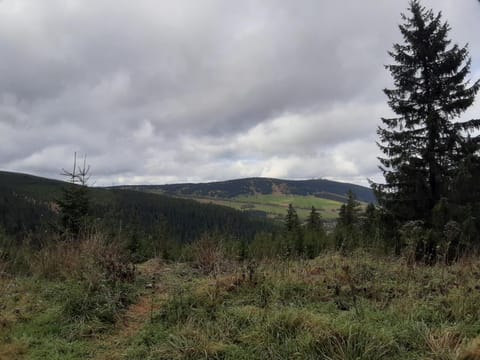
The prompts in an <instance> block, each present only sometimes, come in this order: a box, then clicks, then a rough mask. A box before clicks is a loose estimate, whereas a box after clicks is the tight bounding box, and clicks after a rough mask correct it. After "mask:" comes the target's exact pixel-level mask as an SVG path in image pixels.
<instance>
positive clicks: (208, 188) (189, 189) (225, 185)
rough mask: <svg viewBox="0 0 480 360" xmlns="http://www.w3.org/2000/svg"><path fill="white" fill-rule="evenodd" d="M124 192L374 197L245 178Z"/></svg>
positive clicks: (311, 183) (306, 183)
mask: <svg viewBox="0 0 480 360" xmlns="http://www.w3.org/2000/svg"><path fill="white" fill-rule="evenodd" d="M121 188H123V189H132V190H141V191H148V192H156V193H163V194H165V195H173V196H180V197H209V198H223V199H230V198H234V197H237V196H250V195H259V194H262V195H269V194H273V195H300V196H309V195H310V196H312V195H313V196H317V197H319V198H324V199H328V200H335V201H339V202H345V200H346V194H347V192H348V191H349V190H352V191H353V192H354V193H355V195H356V197H357V199H358V200H359V201H363V202H367V203H370V202H372V203H374V202H376V199H375V195H374V194H373V191H372V190H371V189H370V188H367V187H364V186H360V185H355V184H349V183H342V182H338V181H331V180H324V179H313V180H282V179H272V178H258V177H257V178H246V179H237V180H228V181H218V182H208V183H187V184H169V185H132V186H122V187H121Z"/></svg>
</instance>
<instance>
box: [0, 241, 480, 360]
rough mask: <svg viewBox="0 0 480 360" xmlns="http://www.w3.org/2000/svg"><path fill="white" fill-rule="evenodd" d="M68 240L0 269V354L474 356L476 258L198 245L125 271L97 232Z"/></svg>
mask: <svg viewBox="0 0 480 360" xmlns="http://www.w3.org/2000/svg"><path fill="white" fill-rule="evenodd" d="M75 249H76V250H75V251H73V250H68V249H66V248H63V247H61V246H60V247H56V248H50V250H49V251H46V250H43V251H42V252H41V253H39V254H37V255H36V256H35V261H34V262H32V265H31V266H30V269H29V271H28V272H27V273H24V274H23V275H20V274H18V275H16V276H7V275H6V273H5V272H4V273H3V274H5V275H4V276H3V277H2V278H1V280H0V286H1V290H2V291H1V292H0V304H1V306H2V308H1V313H0V314H1V316H0V359H2V360H3V359H463V360H465V359H480V337H479V334H480V307H479V306H478V304H480V280H479V279H480V260H478V259H476V258H475V259H474V258H464V259H462V260H461V261H459V262H457V263H455V264H454V265H449V266H447V265H444V264H437V265H433V266H427V265H421V264H416V263H411V262H409V261H407V260H406V259H405V258H403V257H389V256H385V255H378V256H377V255H375V254H372V253H366V252H364V251H361V250H357V251H355V252H352V253H349V254H342V253H339V252H325V253H323V254H321V255H320V256H318V257H317V258H315V259H311V260H305V259H285V258H284V259H281V258H270V259H260V258H255V257H254V256H253V257H249V258H248V259H245V260H242V261H240V260H238V259H235V258H234V257H232V256H230V255H229V254H228V251H227V250H226V249H224V248H223V247H222V246H221V244H218V243H217V244H215V243H212V242H208V241H207V242H205V241H203V242H202V241H200V242H197V243H195V244H192V245H191V247H190V248H189V249H188V248H187V249H186V253H185V254H186V255H185V257H184V260H183V261H176V262H165V261H164V260H161V259H151V260H148V261H147V262H145V263H142V264H138V265H137V266H136V267H135V270H134V273H135V276H134V277H131V276H132V275H133V274H132V273H131V271H132V269H131V268H130V267H129V266H131V265H130V264H129V263H128V262H125V261H124V260H122V259H123V258H122V256H121V255H120V254H119V253H118V252H117V251H116V250H115V249H114V248H112V247H110V245H107V244H105V243H104V242H102V240H101V239H94V240H89V241H87V242H85V243H84V245H82V246H78V247H75ZM60 254H62V257H59V255H60ZM105 254H107V255H105ZM52 259H55V260H52ZM62 259H63V260H62ZM75 259H76V260H75ZM73 260H75V261H73ZM67 264H69V265H67ZM93 264H97V265H93ZM90 267H92V270H90V271H87V270H86V269H89V268H90Z"/></svg>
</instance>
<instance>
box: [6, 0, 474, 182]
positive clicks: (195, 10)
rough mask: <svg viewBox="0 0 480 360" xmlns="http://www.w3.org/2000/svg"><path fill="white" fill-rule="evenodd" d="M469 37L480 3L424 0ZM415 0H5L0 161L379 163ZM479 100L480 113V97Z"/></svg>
mask: <svg viewBox="0 0 480 360" xmlns="http://www.w3.org/2000/svg"><path fill="white" fill-rule="evenodd" d="M425 5H426V6H428V7H434V8H435V9H436V10H442V11H443V13H444V16H445V18H446V19H447V20H448V21H449V23H450V24H451V26H452V38H453V39H454V41H455V42H458V43H460V44H463V43H467V42H468V43H469V48H470V53H471V56H472V59H473V63H472V70H473V72H472V77H474V78H478V77H479V76H480V38H478V36H476V34H477V33H478V32H479V30H480V24H479V22H478V16H479V14H480V6H479V5H478V3H477V2H474V1H465V2H455V3H453V2H451V1H448V0H440V1H438V0H437V1H433V0H428V1H425ZM406 7H407V1H396V2H384V1H382V2H379V1H374V0H366V1H361V2H358V1H357V2H353V1H347V0H340V1H336V2H322V1H317V0H301V1H297V2H288V1H277V0H266V1H262V2H258V1H254V0H246V1H242V2H224V1H220V0H201V1H194V2H192V1H189V0H178V1H163V0H162V1H154V0H143V1H137V2H131V1H127V0H115V1H113V0H102V1H97V2H95V3H87V2H84V1H80V0H69V1H65V0H52V1H48V2H39V1H34V0H3V1H1V2H0V39H1V40H2V41H0V53H1V54H2V61H1V62H0V168H2V169H7V170H15V171H24V172H30V173H35V174H38V175H43V176H50V177H58V174H59V172H60V169H61V168H63V167H69V166H70V163H71V160H72V157H73V153H74V152H75V151H76V152H78V153H79V154H87V155H88V159H89V162H90V164H91V165H92V172H93V175H94V178H95V179H96V183H97V184H98V185H110V184H112V183H159V182H177V181H206V180H217V179H227V178H238V177H243V176H279V177H288V178H308V177H329V178H334V179H340V180H345V181H354V182H357V183H365V181H366V180H365V179H366V178H367V177H373V178H376V177H378V169H377V160H376V156H377V155H378V149H377V148H376V146H375V140H376V134H375V131H376V127H377V126H378V124H379V122H380V120H379V119H380V117H381V116H382V115H385V114H388V113H389V109H388V107H387V105H386V99H385V97H384V95H383V94H382V91H381V90H382V88H384V87H388V86H390V85H391V79H390V77H389V74H388V73H387V71H386V70H385V69H384V68H383V65H384V64H386V63H389V62H390V61H391V60H390V59H389V58H388V55H387V50H389V49H390V48H391V46H392V44H393V43H395V42H398V41H400V40H401V36H400V33H399V31H398V29H397V27H396V24H398V23H400V21H401V20H400V12H401V11H405V9H406ZM467 115H468V116H470V115H471V116H475V115H476V117H480V116H478V101H477V104H476V105H475V108H473V109H472V110H470V112H469V113H468V114H467Z"/></svg>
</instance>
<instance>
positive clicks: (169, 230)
mask: <svg viewBox="0 0 480 360" xmlns="http://www.w3.org/2000/svg"><path fill="white" fill-rule="evenodd" d="M65 186H67V183H65V182H62V181H58V180H52V179H46V178H42V177H37V176H32V175H27V174H19V173H12V172H5V171H2V172H0V229H3V230H4V231H5V232H6V233H7V234H10V235H12V236H14V237H16V238H17V239H18V240H21V239H22V238H23V237H25V236H26V235H27V234H29V236H31V237H33V238H34V241H41V238H39V237H42V236H47V235H42V234H48V233H49V232H51V231H53V230H52V229H54V225H55V223H56V222H57V217H58V214H57V209H56V206H55V200H56V199H58V198H59V197H60V196H61V194H62V188H63V187H65ZM89 190H90V191H89V196H90V202H91V218H92V222H93V223H95V225H96V226H97V227H100V228H102V229H104V230H105V231H106V232H108V233H111V234H116V235H120V236H121V237H122V238H123V240H125V241H127V242H128V241H133V240H135V239H143V241H151V242H153V241H154V240H158V239H159V238H163V239H168V240H173V241H176V242H189V241H192V240H194V239H196V238H198V237H199V236H201V235H202V234H203V233H205V232H219V233H222V234H225V235H228V236H232V237H235V238H241V239H251V238H253V237H254V235H255V233H256V232H257V231H260V230H270V229H272V225H271V224H269V223H268V222H266V221H264V220H259V219H252V217H251V216H249V215H248V214H245V213H242V212H240V211H236V210H234V209H230V208H226V207H223V206H218V205H211V204H200V203H198V202H196V201H192V200H188V199H178V198H173V197H171V196H165V195H160V194H152V193H142V192H138V191H130V190H125V189H105V188H90V189H89ZM132 239H133V240H132ZM148 239H150V240H148ZM135 241H137V240H135Z"/></svg>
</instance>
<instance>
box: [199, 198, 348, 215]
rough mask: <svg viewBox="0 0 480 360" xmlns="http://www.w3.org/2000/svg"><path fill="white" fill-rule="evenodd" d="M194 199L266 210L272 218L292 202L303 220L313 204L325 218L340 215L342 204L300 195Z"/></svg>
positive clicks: (247, 208)
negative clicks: (339, 210)
mask: <svg viewBox="0 0 480 360" xmlns="http://www.w3.org/2000/svg"><path fill="white" fill-rule="evenodd" d="M193 199H195V200H197V201H200V202H204V203H213V204H218V205H223V206H228V207H231V208H234V209H237V210H257V211H264V212H266V213H267V215H268V216H269V217H272V218H275V217H278V216H284V215H285V214H286V211H287V208H288V205H289V204H292V205H293V206H294V208H295V209H296V210H297V213H298V216H299V217H300V219H301V220H305V219H306V218H307V217H308V214H309V213H310V210H311V208H312V206H314V207H315V208H316V209H317V210H318V211H319V212H320V214H321V216H322V217H323V218H324V219H335V218H337V216H338V209H339V208H340V206H341V205H342V204H341V203H340V202H338V201H333V200H327V199H322V198H318V197H315V196H300V195H250V196H246V195H241V196H237V197H235V198H232V199H215V198H206V197H202V198H198V197H193Z"/></svg>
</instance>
